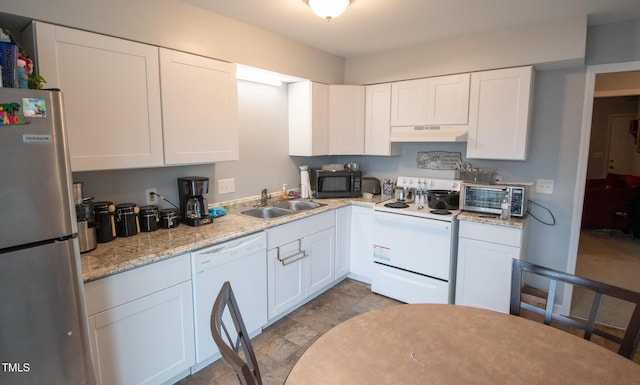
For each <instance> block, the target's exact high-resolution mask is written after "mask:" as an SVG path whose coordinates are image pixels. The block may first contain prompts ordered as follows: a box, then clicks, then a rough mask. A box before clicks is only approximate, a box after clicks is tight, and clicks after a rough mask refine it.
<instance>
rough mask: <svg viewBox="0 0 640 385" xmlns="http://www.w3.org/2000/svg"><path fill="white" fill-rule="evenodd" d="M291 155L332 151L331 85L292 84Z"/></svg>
mask: <svg viewBox="0 0 640 385" xmlns="http://www.w3.org/2000/svg"><path fill="white" fill-rule="evenodd" d="M288 87H289V155H293V156H315V155H328V154H329V86H328V85H326V84H320V83H314V82H311V81H308V80H307V81H302V82H296V83H290V84H289V86H288Z"/></svg>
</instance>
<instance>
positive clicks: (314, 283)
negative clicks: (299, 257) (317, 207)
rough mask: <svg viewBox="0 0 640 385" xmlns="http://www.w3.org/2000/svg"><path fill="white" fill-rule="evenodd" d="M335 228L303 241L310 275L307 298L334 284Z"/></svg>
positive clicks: (310, 236)
mask: <svg viewBox="0 0 640 385" xmlns="http://www.w3.org/2000/svg"><path fill="white" fill-rule="evenodd" d="M335 239H336V238H335V228H334V227H330V228H328V229H325V230H322V231H320V232H317V233H315V234H311V235H308V236H306V237H304V238H303V239H302V247H303V249H304V250H306V252H307V254H308V258H307V259H306V260H305V263H306V264H307V265H308V266H307V274H308V277H309V278H308V280H307V282H308V285H307V287H308V289H307V297H308V296H310V295H313V294H315V293H317V292H319V291H321V290H322V289H324V288H325V287H327V286H329V285H330V284H331V283H333V277H334V276H335V275H334V263H335V255H336V254H335V252H336V249H335V247H336V246H335Z"/></svg>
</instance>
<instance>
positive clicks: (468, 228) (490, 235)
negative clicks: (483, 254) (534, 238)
mask: <svg viewBox="0 0 640 385" xmlns="http://www.w3.org/2000/svg"><path fill="white" fill-rule="evenodd" d="M458 231H459V233H458V235H459V236H460V237H461V238H469V239H477V240H479V241H484V242H492V243H498V244H501V245H507V246H514V247H520V246H521V245H522V229H518V228H514V227H506V226H498V225H489V224H486V223H477V222H468V221H460V227H459V229H458Z"/></svg>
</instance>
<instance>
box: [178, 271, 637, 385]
mask: <svg viewBox="0 0 640 385" xmlns="http://www.w3.org/2000/svg"><path fill="white" fill-rule="evenodd" d="M524 300H525V301H527V302H530V303H534V304H535V301H537V299H531V300H527V299H524ZM400 303H401V302H398V301H395V300H393V299H390V298H387V297H384V296H381V295H377V294H374V293H372V292H371V287H370V285H367V284H364V283H361V282H358V281H354V280H351V279H345V280H344V281H342V282H340V283H339V284H338V285H336V286H335V287H333V288H331V289H329V290H328V291H327V292H325V293H323V294H321V295H320V296H318V297H317V298H315V299H314V300H312V301H311V302H309V303H307V304H306V305H304V306H302V307H301V308H299V309H297V310H296V311H294V312H292V313H291V314H289V315H287V316H286V317H284V318H282V319H281V320H279V321H277V322H276V323H274V324H273V325H271V326H269V327H267V328H266V329H264V331H263V332H262V334H260V335H258V336H257V337H256V338H254V339H253V340H252V343H253V348H254V350H255V353H256V356H257V358H258V365H259V367H260V371H261V374H262V382H263V384H264V385H282V384H283V383H284V380H285V379H286V377H287V375H288V374H289V371H290V370H291V368H292V367H293V366H294V365H295V363H296V362H297V360H298V358H299V357H300V356H301V355H302V353H304V351H305V350H306V349H307V347H309V346H310V345H311V344H312V343H313V342H314V341H315V340H316V339H318V338H319V337H320V336H321V335H322V334H324V333H325V332H327V331H328V330H329V329H331V328H332V327H334V326H336V325H337V324H339V323H340V322H342V321H345V320H347V319H349V318H351V317H353V316H355V315H358V314H361V313H365V312H367V311H369V310H373V309H378V308H382V307H386V306H392V305H397V304H400ZM523 316H525V317H527V318H536V317H537V315H535V314H533V315H531V316H527V314H526V312H523ZM609 331H613V329H610V330H609ZM569 332H572V333H574V334H577V335H581V333H582V331H581V330H570V331H569ZM592 341H593V342H594V343H597V344H600V345H603V346H605V347H606V348H608V349H610V350H613V351H617V345H615V344H613V343H611V342H610V341H606V340H604V339H602V338H601V337H598V336H595V337H594V338H593V340H592ZM634 361H635V362H637V363H640V352H639V353H638V354H636V356H635V358H634ZM238 384H239V382H238V378H237V376H236V374H235V373H234V372H233V370H231V368H230V367H229V366H227V365H226V364H225V363H224V362H223V361H222V360H218V361H216V362H214V363H213V364H211V365H209V366H208V367H206V368H204V369H202V370H200V371H199V372H197V373H195V374H193V375H191V376H189V377H187V378H185V379H183V380H181V381H179V382H178V383H177V385H238Z"/></svg>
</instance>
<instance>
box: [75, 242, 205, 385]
mask: <svg viewBox="0 0 640 385" xmlns="http://www.w3.org/2000/svg"><path fill="white" fill-rule="evenodd" d="M85 293H86V301H87V312H88V314H89V333H90V337H91V348H92V353H93V360H94V366H95V374H96V379H97V383H98V384H103V385H107V384H108V385H113V384H126V385H131V384H163V383H167V382H172V381H175V380H177V379H178V378H181V377H184V376H186V375H188V374H189V371H190V367H191V366H192V365H193V364H194V363H195V350H194V331H193V303H192V287H191V274H190V260H189V255H188V254H185V255H181V256H177V257H174V258H170V259H168V260H164V261H161V262H157V263H152V264H150V265H146V266H143V267H140V268H136V269H133V270H129V271H127V272H124V273H120V274H116V275H113V276H110V277H106V278H103V279H100V280H97V281H92V282H88V283H87V284H85Z"/></svg>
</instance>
